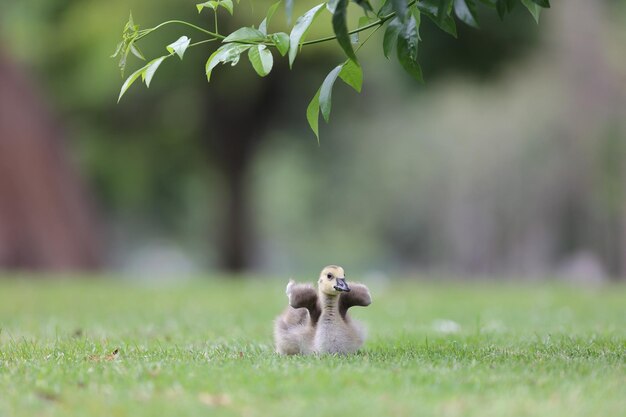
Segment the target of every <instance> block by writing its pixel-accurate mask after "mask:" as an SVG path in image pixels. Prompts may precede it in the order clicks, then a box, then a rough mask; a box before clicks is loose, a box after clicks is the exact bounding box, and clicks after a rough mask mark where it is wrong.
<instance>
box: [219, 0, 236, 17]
mask: <svg viewBox="0 0 626 417" xmlns="http://www.w3.org/2000/svg"><path fill="white" fill-rule="evenodd" d="M219 5H220V6H222V7H223V8H224V9H226V10H228V13H230V15H231V16H232V15H233V1H232V0H220V1H219Z"/></svg>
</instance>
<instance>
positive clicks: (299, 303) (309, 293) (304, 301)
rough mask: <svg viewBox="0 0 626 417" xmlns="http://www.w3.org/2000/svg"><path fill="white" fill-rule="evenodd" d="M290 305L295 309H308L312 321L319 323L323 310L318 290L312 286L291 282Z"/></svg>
mask: <svg viewBox="0 0 626 417" xmlns="http://www.w3.org/2000/svg"><path fill="white" fill-rule="evenodd" d="M286 293H287V297H289V305H290V306H291V307H293V308H306V309H307V310H309V314H310V315H311V321H312V322H313V323H317V320H318V319H319V318H320V314H321V309H320V306H319V302H318V297H317V290H316V289H315V288H314V287H313V286H312V285H310V284H296V283H294V282H293V281H290V282H289V284H287V290H286Z"/></svg>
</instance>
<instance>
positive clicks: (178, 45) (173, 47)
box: [167, 36, 191, 60]
mask: <svg viewBox="0 0 626 417" xmlns="http://www.w3.org/2000/svg"><path fill="white" fill-rule="evenodd" d="M189 42H191V39H189V38H188V37H186V36H181V37H180V38H178V40H177V41H176V42H173V43H170V44H169V45H167V51H168V52H169V53H170V54H174V53H175V54H176V55H178V57H179V58H180V59H181V60H182V59H183V55H185V51H186V50H187V47H188V46H189Z"/></svg>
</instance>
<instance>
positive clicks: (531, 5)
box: [522, 0, 541, 23]
mask: <svg viewBox="0 0 626 417" xmlns="http://www.w3.org/2000/svg"><path fill="white" fill-rule="evenodd" d="M522 4H523V5H524V6H526V8H527V9H528V11H529V12H530V14H531V15H533V18H534V19H535V22H537V23H539V14H540V13H541V7H539V5H538V4H537V3H535V2H533V1H532V0H522Z"/></svg>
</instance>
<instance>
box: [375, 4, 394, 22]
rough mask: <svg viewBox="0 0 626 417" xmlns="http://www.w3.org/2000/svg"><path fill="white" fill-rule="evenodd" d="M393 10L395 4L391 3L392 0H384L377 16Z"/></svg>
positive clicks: (385, 14)
mask: <svg viewBox="0 0 626 417" xmlns="http://www.w3.org/2000/svg"><path fill="white" fill-rule="evenodd" d="M391 12H393V5H392V4H391V0H383V4H381V5H380V9H378V12H377V13H376V16H377V17H379V18H380V17H383V16H387V15H388V14H389V13H391Z"/></svg>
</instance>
